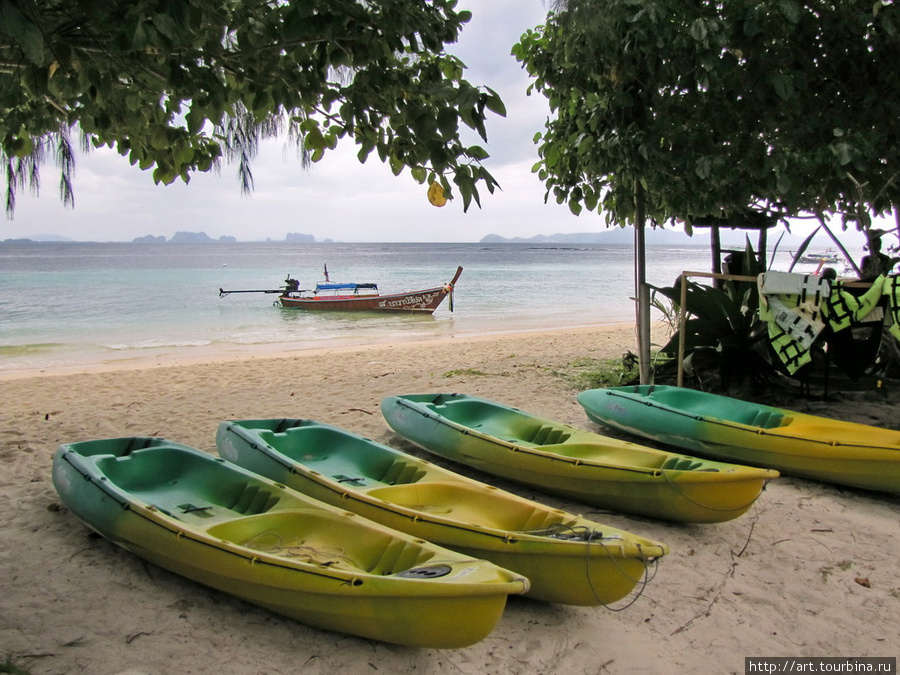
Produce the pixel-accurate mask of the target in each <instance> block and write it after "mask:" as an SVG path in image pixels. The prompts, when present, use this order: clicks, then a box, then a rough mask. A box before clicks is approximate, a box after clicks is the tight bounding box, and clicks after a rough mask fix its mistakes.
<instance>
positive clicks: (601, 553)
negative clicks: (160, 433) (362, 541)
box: [216, 419, 668, 605]
mask: <svg viewBox="0 0 900 675" xmlns="http://www.w3.org/2000/svg"><path fill="white" fill-rule="evenodd" d="M216 445H217V447H218V449H219V453H220V455H222V456H223V457H225V458H227V459H229V460H231V461H233V462H235V463H237V464H239V465H241V466H244V467H246V468H248V469H250V470H252V471H255V472H257V473H260V474H262V475H265V476H267V477H269V478H271V479H273V480H276V481H278V482H281V483H284V484H286V485H288V486H290V487H292V488H294V489H296V490H298V491H299V492H302V493H304V494H307V495H310V496H312V497H315V498H316V499H319V500H322V501H324V502H326V503H329V504H332V505H335V506H340V507H341V508H345V509H348V510H351V511H353V512H355V513H358V514H360V515H362V516H364V517H366V518H369V519H371V520H374V521H377V522H379V523H382V524H383V525H387V526H389V527H391V528H394V529H397V530H400V531H403V532H406V533H408V534H411V535H413V536H416V537H420V538H422V539H427V540H428V541H432V542H435V543H438V544H440V545H442V546H446V547H448V548H451V549H453V550H456V551H459V552H462V553H466V554H468V555H471V556H473V557H477V558H485V559H487V560H490V561H492V562H494V563H496V564H498V565H500V566H501V567H505V568H508V569H512V570H515V571H516V572H517V573H518V574H521V575H522V576H525V577H527V578H528V579H529V581H530V582H531V590H530V591H529V596H530V597H533V598H536V599H539V600H544V601H547V602H556V603H565V604H572V605H601V604H603V605H605V604H610V603H613V602H616V601H617V600H620V599H622V598H624V597H625V596H627V595H628V594H629V593H631V592H632V591H633V590H634V589H635V587H636V586H638V585H639V584H640V583H641V580H642V579H644V578H646V575H647V572H648V568H649V567H650V566H651V565H652V564H654V563H655V562H656V561H657V560H658V559H659V558H660V557H661V556H662V555H664V554H665V553H666V552H667V551H668V549H667V547H666V546H665V545H663V544H659V543H658V542H654V541H651V540H648V539H645V538H643V537H639V536H636V535H633V534H631V533H628V532H625V531H623V530H619V529H617V528H614V527H611V526H608V525H601V524H600V523H596V522H593V521H590V520H587V519H585V518H582V517H580V516H577V515H574V514H571V513H567V512H565V511H562V510H559V509H554V508H551V507H548V506H545V505H542V504H539V503H537V502H534V501H531V500H528V499H524V498H522V497H518V496H516V495H513V494H511V493H508V492H505V491H502V490H499V489H497V488H495V487H492V486H489V485H485V484H484V483H480V482H478V481H475V480H471V479H469V478H466V477H463V476H460V475H459V474H456V473H454V472H452V471H449V470H447V469H443V468H441V467H438V466H435V465H434V464H432V463H430V462H427V461H425V460H422V459H419V458H417V457H413V456H411V455H409V454H407V453H403V452H401V451H399V450H395V449H393V448H390V447H388V446H385V445H381V444H379V443H376V442H374V441H371V440H369V439H366V438H363V437H361V436H357V435H355V434H352V433H351V432H349V431H345V430H343V429H340V428H338V427H333V426H330V425H327V424H322V423H319V422H315V421H312V420H298V419H271V420H240V421H230V422H223V423H222V424H220V425H219V430H218V433H217V436H216Z"/></svg>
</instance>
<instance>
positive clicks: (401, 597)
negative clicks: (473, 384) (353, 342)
mask: <svg viewBox="0 0 900 675" xmlns="http://www.w3.org/2000/svg"><path fill="white" fill-rule="evenodd" d="M53 483H54V485H55V487H56V490H57V492H58V493H59V495H60V497H61V498H62V500H63V502H64V503H65V504H66V506H68V508H69V509H70V510H71V511H72V513H74V514H75V515H76V516H77V517H78V518H79V519H81V520H82V521H83V522H84V523H86V524H87V525H88V526H89V527H91V528H93V529H94V530H96V531H97V532H99V533H100V534H101V535H103V536H104V537H106V538H107V539H109V540H111V541H112V542H114V543H116V544H118V545H119V546H122V547H123V548H125V549H127V550H129V551H131V552H132V553H135V554H136V555H139V556H141V557H142V558H145V559H146V560H149V561H150V562H152V563H155V564H157V565H159V566H160V567H164V568H166V569H168V570H171V571H173V572H176V573H177V574H181V575H183V576H185V577H188V578H189V579H193V580H195V581H199V582H201V583H203V584H206V585H208V586H211V587H213V588H216V589H218V590H221V591H224V592H226V593H230V594H231V595H234V596H237V597H239V598H242V599H244V600H246V601H248V602H251V603H254V604H257V605H260V606H262V607H265V608H267V609H270V610H272V611H274V612H277V613H279V614H283V615H285V616H288V617H291V618H293V619H296V620H298V621H301V622H303V623H306V624H308V625H311V626H315V627H318V628H324V629H328V630H334V631H341V632H344V633H351V634H354V635H359V636H363V637H367V638H373V639H376V640H384V641H386V642H394V643H398V644H402V645H410V646H415V647H433V648H457V647H465V646H468V645H471V644H473V643H475V642H477V641H479V640H481V639H482V638H484V637H485V636H487V635H488V634H489V633H490V631H491V630H492V629H493V628H494V626H495V624H496V623H497V622H498V621H499V619H500V616H501V615H502V613H503V609H504V607H505V605H506V599H507V596H508V595H509V594H512V593H524V592H526V591H527V590H528V581H527V580H526V579H525V578H523V577H521V576H520V575H518V574H515V573H513V572H510V571H508V570H505V569H502V568H500V567H497V566H496V565H494V564H492V563H490V562H487V561H484V560H474V559H472V558H471V557H470V556H466V555H462V554H460V553H456V552H454V551H449V550H447V549H444V548H441V547H438V546H435V545H433V544H430V543H427V542H425V541H422V540H421V539H415V538H413V537H410V536H409V535H406V534H402V533H400V532H396V531H394V530H391V529H390V528H387V527H384V526H383V525H379V524H377V523H373V522H371V521H368V520H366V519H364V518H360V517H359V516H357V515H355V514H353V513H349V512H347V511H344V510H341V509H336V508H334V507H331V506H328V505H326V504H323V503H321V502H319V501H317V500H315V499H311V498H310V497H307V496H305V495H301V494H299V493H297V492H294V491H293V490H290V489H289V488H286V487H285V486H284V485H280V484H278V483H275V482H273V481H270V480H267V479H265V478H262V477H261V476H258V475H255V474H253V473H251V472H250V471H247V470H245V469H242V468H240V467H237V466H235V465H233V464H231V463H229V462H226V461H225V460H223V459H219V458H216V457H213V456H211V455H208V454H206V453H204V452H200V451H198V450H194V449H192V448H189V447H187V446H184V445H180V444H178V443H172V442H170V441H166V440H165V439H161V438H151V437H132V438H115V439H102V440H96V441H86V442H82V443H72V444H66V445H62V446H60V448H59V449H58V450H57V451H56V454H55V455H54V458H53Z"/></svg>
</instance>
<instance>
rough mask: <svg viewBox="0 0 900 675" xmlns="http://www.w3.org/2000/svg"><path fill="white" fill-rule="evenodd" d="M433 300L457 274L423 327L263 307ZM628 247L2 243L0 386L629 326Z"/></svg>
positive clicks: (399, 318)
mask: <svg viewBox="0 0 900 675" xmlns="http://www.w3.org/2000/svg"><path fill="white" fill-rule="evenodd" d="M709 261H710V253H709V248H708V247H707V246H704V245H702V244H699V245H697V246H693V245H691V246H682V247H660V246H651V247H649V248H648V252H647V264H648V271H647V280H648V282H649V283H651V284H655V285H661V286H668V285H671V284H672V283H673V282H674V281H675V279H676V278H677V276H678V275H679V274H680V273H681V272H682V271H684V270H701V271H703V270H708V269H709V268H710V262H709ZM326 266H327V269H328V272H329V275H330V279H331V280H332V281H334V282H373V283H377V284H378V287H379V289H380V291H381V292H382V293H387V292H399V291H408V290H418V289H423V288H432V287H435V286H440V285H443V284H444V283H447V282H449V281H450V279H451V278H452V276H453V273H454V272H455V270H456V268H457V266H462V267H463V268H464V271H463V273H462V276H461V277H460V279H459V281H458V283H457V285H456V289H455V292H454V296H453V311H452V312H451V311H450V303H449V302H448V301H446V300H445V301H444V303H443V304H442V305H441V306H440V307H439V308H438V310H437V311H436V312H435V313H434V314H433V315H430V316H416V315H407V314H378V313H341V312H337V313H335V312H309V311H303V310H297V309H282V308H279V307H276V306H273V301H275V300H276V298H277V297H278V296H277V294H263V293H236V294H230V295H227V296H225V297H219V289H220V288H223V289H225V290H257V289H258V290H265V289H273V290H274V289H278V288H279V287H280V286H283V285H284V280H285V279H286V277H288V276H291V277H294V278H296V279H298V280H299V281H300V287H301V288H312V287H313V286H314V285H315V283H316V282H319V281H324V268H325V267H326ZM633 296H634V256H633V251H632V247H631V246H627V245H589V244H566V245H558V244H530V243H528V244H513V243H503V244H481V243H463V244H431V243H428V244H425V243H422V244H414V243H396V244H341V243H311V244H305V243H304V244H295V243H285V242H261V243H218V242H217V243H205V244H175V243H145V244H136V243H29V242H2V243H0V373H2V372H10V371H20V370H33V369H51V368H59V367H67V366H84V365H93V364H97V363H104V362H114V361H125V360H128V359H140V358H155V357H156V356H157V355H162V354H167V355H180V356H185V357H188V358H190V357H191V356H192V355H201V354H206V353H219V354H221V353H223V352H228V353H239V352H241V350H244V351H248V350H250V348H251V347H253V346H257V347H259V346H267V347H269V348H270V349H272V350H278V349H284V350H294V349H302V348H309V347H328V346H334V345H341V344H360V343H366V342H390V341H401V340H410V339H429V338H439V337H450V336H462V335H473V334H484V333H493V332H509V331H527V330H539V329H547V328H566V327H575V326H587V325H598V324H604V323H614V322H623V321H625V322H631V321H633V320H634V317H635V310H634V301H633Z"/></svg>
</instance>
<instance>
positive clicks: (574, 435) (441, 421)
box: [381, 394, 778, 523]
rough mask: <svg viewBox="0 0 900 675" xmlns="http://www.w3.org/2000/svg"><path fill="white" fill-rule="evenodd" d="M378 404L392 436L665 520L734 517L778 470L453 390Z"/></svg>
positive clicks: (541, 485) (498, 471)
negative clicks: (650, 443)
mask: <svg viewBox="0 0 900 675" xmlns="http://www.w3.org/2000/svg"><path fill="white" fill-rule="evenodd" d="M381 410H382V413H383V415H384V418H385V420H387V423H388V424H389V425H390V426H391V428H392V429H394V431H396V432H397V433H398V434H400V435H401V436H404V437H405V438H407V439H409V440H410V441H412V442H413V443H415V444H417V445H419V446H421V447H422V448H424V449H426V450H428V451H430V452H434V453H435V454H438V455H440V456H442V457H446V458H447V459H451V460H453V461H457V462H460V463H461V464H465V465H467V466H471V467H473V468H476V469H479V470H481V471H485V472H487V473H491V474H494V475H497V476H502V477H503V478H506V479H509V480H513V481H516V482H519V483H523V484H526V485H530V486H532V487H535V488H537V489H539V490H543V491H545V492H549V493H552V494H557V495H560V496H563V497H567V498H569V499H574V500H576V501H580V502H583V503H586V504H591V505H593V506H599V507H601V508H605V509H609V510H611V511H617V512H622V513H633V514H637V515H642V516H649V517H652V518H659V519H664V520H671V521H678V522H697V523H714V522H723V521H727V520H731V519H733V518H737V517H738V516H740V515H742V514H744V513H746V512H747V510H749V509H750V507H751V506H752V505H753V503H754V502H755V501H756V499H757V498H758V497H759V495H760V493H761V491H762V489H763V488H764V487H765V484H766V482H767V481H768V480H771V479H772V478H775V477H777V476H778V474H777V472H775V471H766V470H761V469H754V468H750V467H744V466H737V465H733V464H723V463H719V462H708V461H704V460H698V459H696V458H693V457H686V456H684V455H677V454H674V453H669V452H664V451H660V450H655V449H652V448H648V447H645V446H640V445H637V444H634V443H629V442H626V441H621V440H618V439H614V438H610V437H608V436H601V435H599V434H593V433H590V432H587V431H583V430H580V429H576V428H575V427H571V426H569V425H565V424H560V423H558V422H554V421H551V420H546V419H543V418H540V417H536V416H534V415H530V414H528V413H524V412H522V411H521V410H518V409H515V408H510V407H508V406H504V405H501V404H499V403H495V402H492V401H486V400H484V399H479V398H476V397H472V396H465V395H461V394H422V395H411V396H392V397H387V398H385V399H384V400H383V401H382V403H381Z"/></svg>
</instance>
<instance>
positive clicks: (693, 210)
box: [513, 0, 900, 226]
mask: <svg viewBox="0 0 900 675" xmlns="http://www.w3.org/2000/svg"><path fill="white" fill-rule="evenodd" d="M513 51H514V53H515V54H516V56H517V58H518V59H519V60H520V61H521V62H522V63H523V64H524V65H525V67H526V68H527V69H528V72H529V73H530V74H531V75H532V76H533V78H534V82H533V84H532V88H533V90H534V91H537V92H539V93H541V94H543V95H544V96H546V97H547V98H548V99H549V102H550V106H551V110H552V117H551V119H549V120H548V122H547V124H546V129H545V131H544V132H543V133H542V134H539V135H538V136H537V137H536V142H538V143H539V154H540V161H539V162H538V163H537V164H536V165H535V171H537V172H538V173H539V175H540V177H541V179H542V181H543V182H544V184H545V186H546V188H547V196H548V198H549V197H550V196H551V195H552V196H553V197H555V198H556V200H557V201H558V202H560V203H568V205H569V207H570V208H571V210H572V211H573V212H574V213H579V212H580V211H581V210H582V209H584V208H587V209H588V210H595V209H597V210H602V211H604V212H605V214H606V217H607V219H608V221H609V222H611V223H616V224H619V225H626V224H629V223H634V222H635V218H636V216H635V199H634V195H635V191H636V188H637V186H639V187H640V188H641V189H642V190H643V193H644V195H645V200H646V208H647V215H648V216H649V217H650V218H652V219H653V220H654V221H655V222H657V223H665V222H667V221H674V220H683V221H684V222H686V223H687V224H688V226H690V223H691V222H699V221H703V220H712V221H720V220H722V221H729V220H730V221H731V223H733V224H735V225H741V224H744V223H746V222H747V221H748V220H753V219H773V218H774V219H777V218H784V217H791V216H799V215H806V214H813V215H817V216H819V217H820V218H821V217H822V216H823V215H825V214H842V215H844V216H845V218H846V220H845V226H846V223H848V222H850V221H857V224H859V223H860V221H866V218H867V217H868V216H872V215H880V214H882V213H884V212H886V211H889V210H890V209H891V208H892V205H894V204H900V180H898V175H900V115H898V114H897V111H898V110H900V80H898V79H897V75H896V68H897V64H898V63H900V7H898V5H897V4H896V3H895V2H893V0H875V1H874V2H873V0H834V1H833V2H819V1H818V0H813V1H808V2H803V1H801V0H716V1H710V0H704V1H699V2H678V1H676V0H603V1H602V2H599V1H598V0H568V2H560V3H558V6H557V8H556V10H555V11H554V12H552V13H551V14H550V16H549V17H548V20H547V23H546V25H545V26H543V27H539V28H537V29H535V30H533V31H528V32H527V33H526V34H525V35H523V36H522V38H521V40H520V42H519V44H517V45H516V46H515V47H514V49H513Z"/></svg>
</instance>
